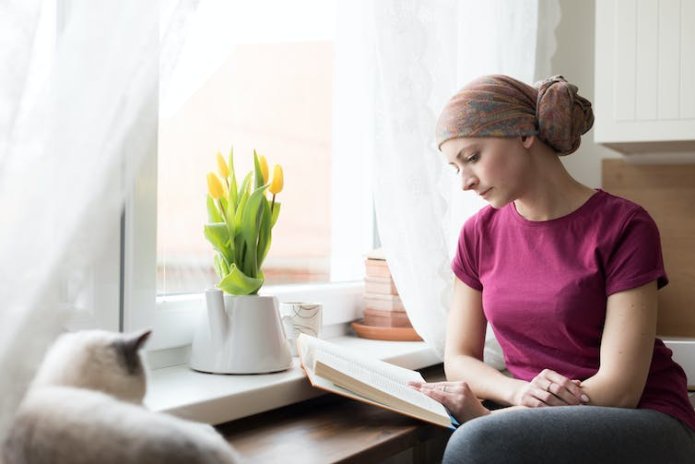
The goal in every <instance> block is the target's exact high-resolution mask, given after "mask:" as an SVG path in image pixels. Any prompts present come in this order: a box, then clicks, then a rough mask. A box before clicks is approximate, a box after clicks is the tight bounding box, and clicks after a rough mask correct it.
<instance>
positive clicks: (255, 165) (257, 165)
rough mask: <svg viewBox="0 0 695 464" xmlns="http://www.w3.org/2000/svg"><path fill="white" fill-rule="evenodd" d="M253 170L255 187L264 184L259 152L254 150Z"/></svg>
mask: <svg viewBox="0 0 695 464" xmlns="http://www.w3.org/2000/svg"><path fill="white" fill-rule="evenodd" d="M253 171H254V173H255V174H254V178H255V179H256V185H255V187H256V188H258V187H260V186H262V185H263V173H262V172H261V162H260V161H259V160H258V153H256V150H253Z"/></svg>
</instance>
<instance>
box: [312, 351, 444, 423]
mask: <svg viewBox="0 0 695 464" xmlns="http://www.w3.org/2000/svg"><path fill="white" fill-rule="evenodd" d="M320 364H323V365H325V366H329V367H330V368H332V369H333V370H335V371H338V372H340V373H342V374H344V375H345V377H344V378H343V377H342V376H335V377H334V376H331V377H333V378H332V380H333V381H334V383H336V384H337V385H338V386H341V387H344V388H348V389H349V390H352V391H355V392H357V393H361V394H363V395H365V396H366V397H367V398H369V399H371V400H376V401H378V402H381V403H384V404H387V405H390V406H394V407H403V406H406V405H413V406H415V407H417V408H420V409H422V410H425V411H429V412H431V413H433V414H436V415H440V416H443V417H446V418H447V419H448V417H449V416H448V414H447V412H446V409H445V408H444V406H442V404H441V403H439V402H438V401H436V400H434V399H432V398H430V397H429V396H427V395H425V394H424V393H420V392H419V391H417V390H413V389H412V388H410V387H408V386H407V385H406V384H405V383H403V382H401V381H399V380H395V379H394V378H392V377H389V376H387V375H382V374H381V372H380V371H378V370H372V369H370V368H367V367H365V366H364V365H362V361H361V360H360V362H358V363H355V362H352V361H350V360H348V359H345V358H341V357H339V356H335V355H334V354H332V353H328V352H325V351H321V352H317V353H316V354H315V365H316V366H317V371H318V370H319V368H320V367H321V366H319V365H320ZM317 374H318V375H322V374H320V373H319V372H317ZM353 380H355V381H356V382H353ZM358 384H362V385H364V386H367V387H368V388H365V389H361V388H360V385H358ZM369 387H371V388H369ZM389 395H390V396H391V397H393V398H395V399H396V401H392V400H391V398H389V397H388V396H389ZM398 400H400V401H398ZM404 403H405V404H404ZM406 407H407V406H406Z"/></svg>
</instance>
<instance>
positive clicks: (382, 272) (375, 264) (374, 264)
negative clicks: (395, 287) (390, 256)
mask: <svg viewBox="0 0 695 464" xmlns="http://www.w3.org/2000/svg"><path fill="white" fill-rule="evenodd" d="M364 270H365V274H366V276H367V277H391V271H390V270H389V266H388V264H386V260H383V259H371V258H367V259H365V260H364Z"/></svg>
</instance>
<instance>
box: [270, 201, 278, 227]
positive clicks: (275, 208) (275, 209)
mask: <svg viewBox="0 0 695 464" xmlns="http://www.w3.org/2000/svg"><path fill="white" fill-rule="evenodd" d="M278 216H280V203H278V202H277V201H276V202H275V204H274V205H273V214H272V218H271V220H270V228H271V229H272V228H273V227H275V223H276V222H278Z"/></svg>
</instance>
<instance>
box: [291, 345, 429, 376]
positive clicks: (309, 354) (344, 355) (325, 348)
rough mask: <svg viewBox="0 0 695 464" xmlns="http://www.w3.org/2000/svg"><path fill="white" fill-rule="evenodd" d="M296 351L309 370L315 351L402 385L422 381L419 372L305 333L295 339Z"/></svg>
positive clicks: (312, 366) (313, 360) (312, 365)
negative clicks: (357, 352)
mask: <svg viewBox="0 0 695 464" xmlns="http://www.w3.org/2000/svg"><path fill="white" fill-rule="evenodd" d="M297 352H298V353H299V356H300V358H301V359H302V362H303V364H304V367H305V368H307V369H311V370H313V368H314V363H315V355H316V353H318V352H325V353H330V354H332V355H334V356H336V357H338V358H341V359H345V360H347V361H350V362H352V363H354V364H358V365H361V366H364V367H365V368H367V369H369V370H371V371H375V372H379V374H380V375H382V376H383V377H386V378H387V379H390V380H392V381H394V382H397V383H399V384H402V385H406V384H407V383H408V382H409V381H414V382H424V379H423V378H422V375H420V373H419V372H415V371H412V370H410V369H405V368H403V367H399V366H394V365H393V364H389V363H386V362H384V361H381V360H378V359H371V358H368V357H365V356H364V355H362V356H360V355H357V354H355V353H353V352H351V351H350V350H348V349H346V348H343V347H340V346H336V345H334V344H332V343H329V342H326V341H324V340H320V339H318V338H316V337H311V336H309V335H306V334H300V335H299V338H298V339H297Z"/></svg>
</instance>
